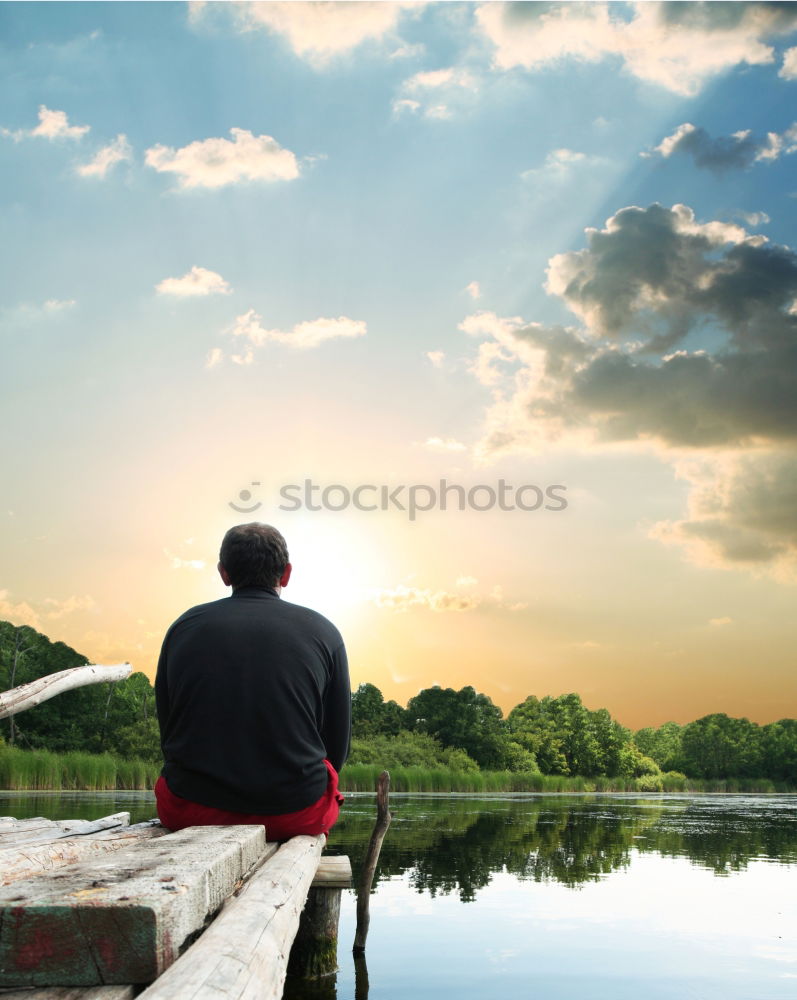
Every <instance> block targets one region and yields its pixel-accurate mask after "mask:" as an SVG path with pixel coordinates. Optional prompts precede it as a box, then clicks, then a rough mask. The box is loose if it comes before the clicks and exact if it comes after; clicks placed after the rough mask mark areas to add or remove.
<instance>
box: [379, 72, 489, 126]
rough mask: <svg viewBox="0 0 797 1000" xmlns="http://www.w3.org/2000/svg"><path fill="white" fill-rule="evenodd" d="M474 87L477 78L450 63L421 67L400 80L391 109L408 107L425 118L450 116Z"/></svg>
mask: <svg viewBox="0 0 797 1000" xmlns="http://www.w3.org/2000/svg"><path fill="white" fill-rule="evenodd" d="M478 89H479V83H478V81H477V80H476V78H475V77H474V76H473V75H472V74H471V73H469V72H468V71H467V70H464V69H460V68H457V67H454V66H449V67H446V68H444V69H433V70H421V71H420V72H418V73H415V74H414V75H413V76H411V77H409V78H408V79H406V80H405V81H404V82H403V83H402V84H401V87H400V88H399V96H398V97H396V99H395V100H394V101H393V113H394V114H401V113H402V112H404V111H408V112H412V113H418V114H422V115H423V116H424V117H425V118H451V117H452V115H453V113H454V111H455V110H459V109H460V108H461V107H462V106H463V105H464V104H465V103H467V102H468V101H469V100H470V97H471V96H472V95H473V94H474V93H475V92H476V91H477V90H478Z"/></svg>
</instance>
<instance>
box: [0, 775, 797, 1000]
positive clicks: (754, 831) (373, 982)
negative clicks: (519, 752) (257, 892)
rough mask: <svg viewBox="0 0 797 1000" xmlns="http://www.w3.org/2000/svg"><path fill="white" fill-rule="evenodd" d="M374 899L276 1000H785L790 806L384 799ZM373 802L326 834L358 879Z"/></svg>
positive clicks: (790, 962)
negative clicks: (330, 961) (309, 976)
mask: <svg viewBox="0 0 797 1000" xmlns="http://www.w3.org/2000/svg"><path fill="white" fill-rule="evenodd" d="M118 809H129V810H130V811H131V813H132V814H133V821H134V822H135V821H136V820H138V819H144V818H149V817H150V816H152V815H153V814H154V810H153V799H152V796H151V795H148V794H146V793H135V792H130V793H98V794H94V795H92V794H88V793H57V794H49V795H33V794H24V795H20V794H18V793H0V815H2V814H4V815H16V816H20V817H21V816H32V815H47V816H52V817H54V818H65V817H73V816H74V817H79V816H83V817H87V818H88V817H96V816H100V815H104V814H107V813H110V812H114V811H117V810H118ZM391 810H392V812H393V822H392V825H391V827H390V830H389V831H388V834H387V837H386V838H385V842H384V845H383V847H382V854H381V858H380V865H379V871H378V873H377V878H376V881H375V892H374V894H373V896H372V897H371V929H370V933H369V937H368V948H367V953H366V957H367V970H365V969H364V968H363V967H361V968H360V969H359V970H358V971H356V970H355V967H354V962H353V960H352V956H351V951H350V946H351V942H352V940H353V937H354V926H355V898H354V894H353V892H346V893H344V899H343V904H342V907H341V927H340V931H341V934H340V947H339V953H338V958H339V962H340V971H339V972H338V974H337V976H335V977H330V979H329V980H327V981H326V982H324V983H323V984H322V985H321V986H320V987H319V988H313V989H307V988H305V987H303V986H301V985H300V984H295V983H292V982H290V981H289V983H288V986H287V988H286V998H288V1000H300V998H305V997H308V998H318V1000H321V998H323V1000H335V998H336V1000H405V998H408V997H412V998H413V1000H423V998H426V997H428V998H432V997H434V998H436V1000H439V998H440V997H441V996H454V997H457V998H458V1000H481V998H489V1000H492V998H493V997H498V996H502V997H505V996H512V997H517V996H523V997H526V996H529V997H535V998H540V1000H587V998H588V1000H604V998H605V1000H610V998H611V1000H626V998H629V1000H630V998H632V997H633V998H634V1000H639V998H640V997H643V998H645V1000H664V998H666V1000H715V998H716V1000H720V998H722V1000H785V998H789V1000H793V998H794V997H795V996H797V796H787V795H782V796H754V795H723V796H720V795H716V796H712V795H705V796H656V795H649V796H637V795H584V796H561V795H534V796H519V795H518V796H501V797H491V798H477V797H471V796H403V795H400V796H393V797H392V801H391ZM374 811H375V809H374V804H373V796H360V795H350V796H349V797H348V799H347V802H346V805H345V806H344V813H343V816H342V819H341V821H340V823H339V824H338V826H337V827H336V828H335V830H334V831H333V835H332V837H331V838H330V844H329V850H330V852H332V853H345V854H349V855H350V857H351V859H352V865H353V867H354V872H355V878H356V876H357V873H358V871H359V869H360V866H361V864H362V861H363V857H364V854H365V850H366V847H367V843H368V838H369V835H370V831H371V828H372V825H373V822H374Z"/></svg>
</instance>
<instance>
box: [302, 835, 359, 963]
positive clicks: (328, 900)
mask: <svg viewBox="0 0 797 1000" xmlns="http://www.w3.org/2000/svg"><path fill="white" fill-rule="evenodd" d="M350 887H351V861H350V860H349V858H347V857H346V856H339V857H337V856H335V855H330V856H329V857H323V858H321V860H320V861H319V863H318V868H317V869H316V873H315V877H314V878H313V882H312V884H311V886H310V892H309V893H308V894H307V902H306V903H305V907H304V909H303V910H302V916H301V918H300V920H299V930H298V932H297V934H296V938H295V940H294V942H293V947H292V948H291V955H290V960H289V961H288V975H289V976H296V977H297V978H300V979H321V978H322V977H324V976H331V975H332V973H334V972H337V969H338V924H339V923H340V897H341V891H342V890H343V889H348V888H350Z"/></svg>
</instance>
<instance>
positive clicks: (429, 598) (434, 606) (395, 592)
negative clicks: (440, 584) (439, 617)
mask: <svg viewBox="0 0 797 1000" xmlns="http://www.w3.org/2000/svg"><path fill="white" fill-rule="evenodd" d="M476 583H478V581H477V580H476V579H475V577H460V578H459V579H458V580H457V581H456V585H457V586H465V587H472V586H474V585H475V584H476ZM371 600H372V601H373V603H374V604H375V605H376V606H377V607H378V608H385V609H386V610H388V611H395V612H398V613H404V612H407V611H410V610H412V609H413V608H425V609H426V610H428V611H434V612H436V613H438V614H444V613H447V612H454V613H462V612H465V611H474V610H475V609H476V608H480V607H486V608H490V607H492V608H498V609H500V610H503V611H511V612H515V611H522V610H524V609H525V608H526V607H527V605H526V604H525V603H523V602H507V601H506V600H505V599H504V594H503V590H502V588H501V587H499V586H496V587H493V589H492V590H491V591H490V593H489V594H487V595H486V596H479V595H477V594H455V593H452V592H451V591H448V590H434V591H433V590H431V589H428V588H421V587H407V586H405V585H404V584H399V585H398V586H397V587H393V588H392V589H391V588H384V589H378V590H375V591H373V594H372V597H371Z"/></svg>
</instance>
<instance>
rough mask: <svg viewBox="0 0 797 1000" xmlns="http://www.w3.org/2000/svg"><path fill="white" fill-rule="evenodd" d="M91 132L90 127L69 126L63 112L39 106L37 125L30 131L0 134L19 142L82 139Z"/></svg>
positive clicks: (7, 131) (0, 132)
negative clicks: (22, 140) (23, 140)
mask: <svg viewBox="0 0 797 1000" xmlns="http://www.w3.org/2000/svg"><path fill="white" fill-rule="evenodd" d="M90 130H91V126H90V125H70V124H69V119H68V118H67V115H66V112H65V111H52V110H51V109H50V108H48V107H46V106H45V105H44V104H40V105H39V124H38V125H37V126H36V127H35V128H32V129H18V130H17V131H15V132H12V131H9V129H6V128H4V129H2V130H0V134H2V135H4V136H6V137H7V138H10V139H13V140H14V141H15V142H19V141H20V140H21V139H50V140H53V139H82V138H83V136H84V135H85V134H86V133H87V132H89V131H90Z"/></svg>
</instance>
